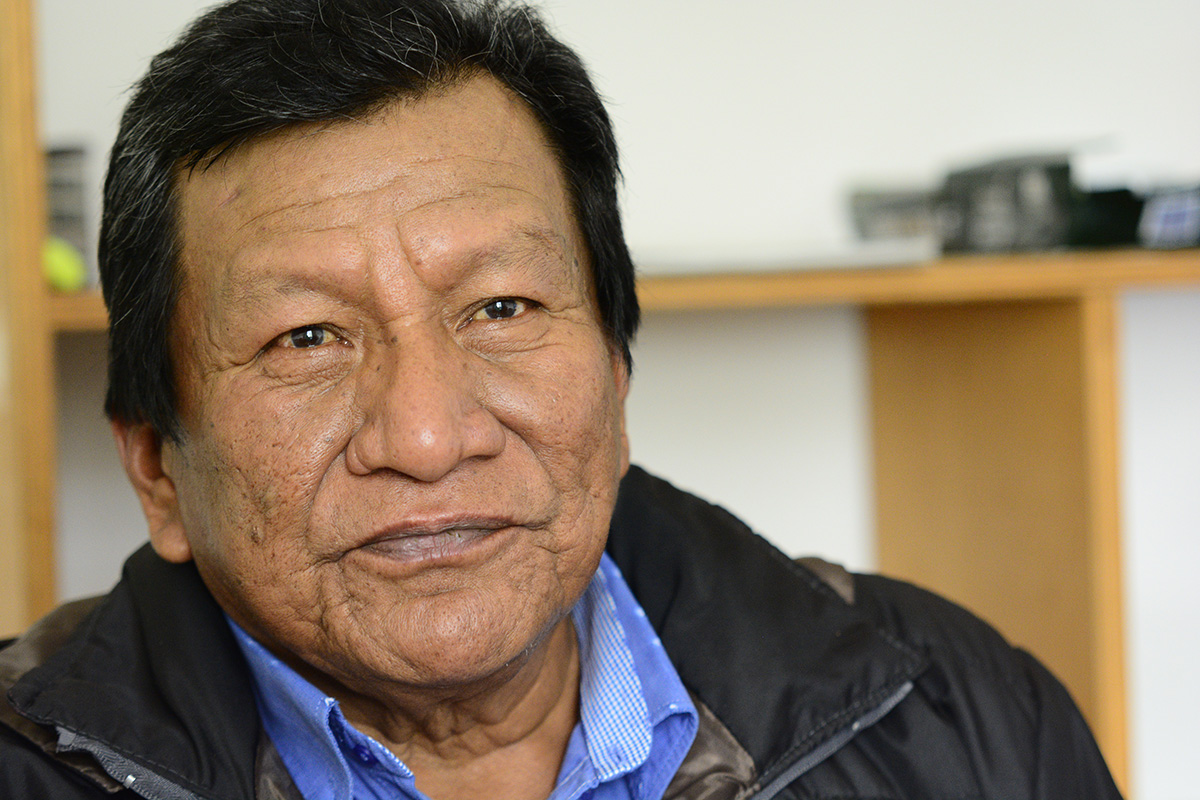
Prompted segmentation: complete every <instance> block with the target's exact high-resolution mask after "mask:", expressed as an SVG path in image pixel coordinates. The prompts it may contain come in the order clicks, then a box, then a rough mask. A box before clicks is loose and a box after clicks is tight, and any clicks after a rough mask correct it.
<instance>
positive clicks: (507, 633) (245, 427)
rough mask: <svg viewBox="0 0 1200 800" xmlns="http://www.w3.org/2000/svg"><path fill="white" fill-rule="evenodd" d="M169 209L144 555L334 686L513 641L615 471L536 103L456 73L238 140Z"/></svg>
mask: <svg viewBox="0 0 1200 800" xmlns="http://www.w3.org/2000/svg"><path fill="white" fill-rule="evenodd" d="M179 200H180V207H179V220H180V229H181V236H182V257H181V264H182V276H183V277H182V291H181V296H180V301H179V305H178V309H177V312H176V316H175V319H174V322H173V328H172V342H171V345H172V348H173V353H174V354H175V358H176V363H177V382H178V386H179V392H178V394H179V397H180V413H181V417H182V420H183V425H184V431H185V435H184V437H183V439H182V442H181V443H179V444H177V445H170V444H168V445H164V446H163V449H162V451H161V458H160V459H159V463H160V464H161V466H162V479H161V480H160V481H159V482H158V483H157V484H156V485H157V486H158V492H157V494H155V497H150V498H147V497H146V494H147V493H146V492H143V499H144V500H145V501H146V502H147V504H148V505H147V507H148V509H150V512H149V513H150V515H151V528H152V540H153V541H154V544H155V546H156V548H157V549H158V551H159V552H160V553H161V554H163V555H164V556H165V557H167V558H169V559H171V560H176V561H182V560H186V559H188V558H194V560H195V562H196V564H197V566H198V567H199V570H200V573H201V575H202V576H203V578H204V580H205V583H206V584H207V585H208V587H209V588H210V590H211V591H212V592H213V594H214V595H215V596H216V598H217V600H218V601H219V602H220V604H221V605H222V607H224V608H225V610H226V611H227V612H228V613H229V614H230V615H231V616H232V617H233V618H234V619H235V620H237V621H238V622H239V623H240V624H242V625H243V626H244V627H246V628H247V629H248V630H249V631H250V632H251V633H252V634H253V635H255V636H256V637H257V638H259V639H260V640H262V641H263V642H264V643H265V644H267V645H268V647H271V648H272V649H274V650H275V651H276V652H277V653H279V654H281V655H283V656H284V657H285V658H288V659H289V660H292V661H293V662H295V663H300V662H303V663H304V664H307V665H308V666H309V667H311V668H315V669H316V670H318V671H319V672H320V673H324V674H326V675H329V676H332V677H333V678H334V679H336V680H338V681H339V682H341V683H342V684H344V685H346V686H349V687H351V688H361V687H369V686H371V685H372V684H373V683H374V682H377V681H379V680H391V681H399V682H401V683H402V684H403V683H408V684H413V685H424V686H429V685H440V686H446V685H453V684H455V683H459V682H464V681H471V680H475V679H478V678H481V677H485V676H487V675H490V674H493V673H495V672H496V671H497V670H499V669H501V668H502V667H504V666H505V665H506V664H509V663H511V662H513V661H514V660H515V659H519V657H520V656H521V655H522V653H526V652H529V650H530V649H531V646H533V645H536V644H537V643H538V642H539V641H541V640H542V637H544V636H545V635H546V634H547V633H548V632H549V630H550V629H552V628H553V627H554V625H555V624H556V623H557V622H558V621H559V620H561V619H562V617H563V616H564V615H565V613H566V612H567V611H568V610H569V608H570V607H571V605H572V604H573V602H574V601H575V599H576V598H577V597H578V596H579V594H580V593H581V592H582V591H583V589H584V588H585V586H586V584H587V581H588V580H589V579H590V577H591V574H592V572H593V570H594V569H595V567H596V564H597V562H598V560H599V557H600V553H601V551H602V549H603V545H604V540H605V536H606V533H607V528H608V522H609V517H610V515H611V511H612V506H613V502H614V499H615V492H616V486H617V483H618V481H619V479H620V476H621V475H622V474H623V472H624V470H625V468H626V467H627V449H626V446H625V440H624V421H623V403H624V397H625V390H626V380H627V376H626V372H625V369H624V365H623V362H622V360H621V359H620V357H619V355H618V354H617V353H615V352H614V348H613V347H612V346H611V344H610V342H609V341H608V340H607V338H606V336H605V335H604V333H603V331H602V328H601V325H600V322H599V318H598V312H597V309H596V302H595V299H594V297H593V291H592V288H591V280H590V274H589V267H588V265H587V263H586V261H585V256H584V248H583V247H582V246H581V240H580V233H579V231H578V229H577V226H576V224H575V222H574V220H573V217H572V213H571V211H570V209H569V204H568V201H567V193H566V189H565V186H564V181H563V178H562V175H561V172H560V169H559V166H558V164H557V160H556V158H555V157H554V156H553V154H552V153H551V151H550V149H549V148H548V146H547V144H546V143H545V139H544V137H543V135H542V133H541V131H540V129H539V127H538V125H537V124H536V122H535V120H534V118H533V116H532V114H531V113H530V112H529V111H528V109H526V108H525V107H524V106H523V104H522V103H520V102H519V101H518V100H516V99H514V98H513V97H512V96H511V95H509V94H508V93H507V92H506V91H504V90H503V89H502V88H501V87H500V85H499V84H498V83H496V82H495V81H494V80H492V79H490V78H483V77H480V78H474V79H471V80H469V81H467V82H465V83H462V84H460V85H458V86H455V87H453V88H450V89H448V90H446V91H444V92H440V93H434V94H432V95H430V96H428V97H425V98H423V99H420V100H405V101H398V102H396V103H394V104H392V105H390V106H388V107H387V108H385V109H384V110H383V111H381V112H380V113H378V114H376V115H374V116H373V117H372V118H370V119H368V120H366V121H363V122H340V123H336V124H331V125H324V126H310V127H305V128H301V129H291V130H287V131H284V132H282V133H280V134H276V135H272V136H268V137H264V138H261V139H259V140H256V141H253V142H251V143H249V144H247V145H245V146H242V147H240V148H237V149H236V150H235V151H233V152H232V154H231V155H229V156H228V157H227V158H223V159H221V160H219V161H218V162H217V163H216V164H214V165H213V166H212V167H211V168H209V169H207V170H205V171H197V172H194V173H190V174H184V175H182V176H181V178H180V188H179ZM152 494H153V493H152ZM155 498H158V499H155ZM155 509H157V510H155ZM156 519H157V522H156Z"/></svg>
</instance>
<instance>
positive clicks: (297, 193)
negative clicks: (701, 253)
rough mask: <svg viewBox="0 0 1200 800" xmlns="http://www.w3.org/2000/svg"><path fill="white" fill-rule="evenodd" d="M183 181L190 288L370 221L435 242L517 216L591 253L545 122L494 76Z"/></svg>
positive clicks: (256, 151) (184, 265)
mask: <svg viewBox="0 0 1200 800" xmlns="http://www.w3.org/2000/svg"><path fill="white" fill-rule="evenodd" d="M177 177H178V182H177V203H178V205H177V213H178V227H179V234H180V245H181V256H182V258H181V259H180V261H181V263H180V267H181V272H182V275H181V277H182V278H183V281H182V282H183V284H184V285H187V284H188V283H190V282H191V281H192V280H194V279H196V278H197V276H198V272H203V271H204V270H206V269H208V268H210V267H213V266H217V267H224V268H232V266H233V263H232V261H231V255H232V254H233V253H236V252H242V251H245V250H247V249H251V248H255V247H261V246H263V245H264V243H269V242H270V241H272V239H273V237H277V236H278V235H279V234H280V232H287V231H296V230H308V231H321V230H332V229H336V228H338V227H339V226H345V227H351V226H353V225H354V224H355V223H356V221H358V220H362V219H364V218H367V217H372V216H374V217H387V218H391V219H394V220H396V222H397V225H398V226H399V227H401V228H403V227H404V225H406V224H407V223H409V222H412V221H419V222H420V223H421V224H419V225H415V226H414V228H416V229H420V230H424V231H426V232H429V231H437V230H445V231H451V230H453V229H454V226H453V225H452V224H450V223H451V222H453V220H454V219H456V217H462V218H467V217H470V216H471V215H475V216H477V217H481V218H482V217H485V216H486V215H487V214H489V213H493V216H495V215H496V214H498V213H499V212H500V211H506V213H507V210H511V211H512V212H513V213H518V212H519V213H523V214H525V215H526V216H527V217H528V218H527V219H524V220H518V221H516V222H515V223H514V224H515V225H516V226H517V227H519V228H522V229H525V230H538V229H544V230H547V231H551V232H554V231H557V232H559V233H560V234H561V238H562V240H563V241H562V242H561V246H562V247H563V249H564V250H570V251H573V252H574V253H577V254H582V253H584V252H586V248H584V247H581V246H580V245H581V241H580V240H581V235H580V233H579V226H578V224H577V221H576V220H575V218H574V211H573V204H572V203H571V202H570V198H569V192H568V189H567V185H566V180H565V177H564V174H563V169H562V167H561V164H560V162H559V159H558V156H557V154H556V153H555V152H554V150H553V148H552V147H551V146H550V144H549V143H548V140H547V137H546V136H545V134H544V132H543V129H542V126H541V124H540V122H539V121H538V120H537V118H536V117H535V115H534V114H533V112H532V111H531V110H530V109H529V108H528V107H527V106H526V104H525V103H524V102H523V101H521V100H520V99H519V98H517V97H516V96H514V95H513V94H512V93H511V92H510V91H509V90H507V89H506V88H505V87H504V86H503V85H502V84H500V83H499V82H498V81H496V80H495V79H493V78H491V77H490V76H487V75H482V76H474V77H472V78H470V79H469V80H464V81H460V82H458V83H454V84H450V85H447V86H444V87H440V88H438V89H435V90H431V91H430V92H428V93H426V94H423V95H421V96H418V97H404V98H398V99H395V100H392V101H389V102H388V103H386V104H384V105H381V106H379V107H377V108H376V109H375V110H373V111H372V112H371V113H370V114H367V115H364V116H363V117H361V118H358V119H353V120H339V121H334V122H321V123H306V124H301V125H295V126H291V127H288V128H284V129H280V130H276V131H272V132H270V133H267V134H263V135H261V136H258V137H256V138H253V139H251V140H249V141H247V142H245V143H242V144H240V145H238V146H237V147H234V148H231V149H229V150H228V151H226V152H225V153H223V154H221V155H220V157H218V158H216V159H214V160H213V161H212V162H211V163H208V164H205V165H202V166H201V167H197V168H196V169H191V170H181V171H180V173H179V174H178V176H177ZM538 217H544V219H538ZM426 235H428V233H427V234H426ZM448 235H449V234H448ZM457 235H460V236H461V235H463V233H462V231H461V230H460V231H459V233H458V234H457ZM427 244H429V243H428V242H427ZM432 244H434V245H436V244H437V243H432ZM589 283H590V281H589Z"/></svg>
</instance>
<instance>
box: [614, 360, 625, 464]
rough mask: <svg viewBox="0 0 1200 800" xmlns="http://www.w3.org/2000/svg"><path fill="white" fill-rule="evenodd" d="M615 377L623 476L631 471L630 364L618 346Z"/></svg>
mask: <svg viewBox="0 0 1200 800" xmlns="http://www.w3.org/2000/svg"><path fill="white" fill-rule="evenodd" d="M612 365H613V377H614V379H615V380H616V385H617V415H618V421H617V423H618V424H619V425H620V426H621V477H625V473H626V472H628V471H629V430H628V429H627V428H626V427H625V398H626V397H627V396H628V395H629V364H628V363H626V361H625V356H624V355H622V354H621V353H620V352H619V351H618V350H617V348H613V354H612Z"/></svg>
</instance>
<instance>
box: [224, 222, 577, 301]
mask: <svg viewBox="0 0 1200 800" xmlns="http://www.w3.org/2000/svg"><path fill="white" fill-rule="evenodd" d="M568 251H569V246H568V243H567V240H566V238H565V237H564V236H563V235H562V234H560V233H559V232H557V231H555V230H554V229H552V228H551V227H549V226H548V225H540V224H536V223H534V224H521V225H517V226H514V227H512V228H510V229H509V230H508V231H506V232H505V233H503V234H502V235H501V236H500V237H499V238H498V239H496V240H495V241H491V242H487V243H484V244H481V245H479V246H477V247H473V248H470V249H469V250H467V251H465V252H463V253H460V254H456V255H454V256H453V263H455V264H456V265H458V269H457V271H458V276H457V280H456V282H460V281H464V280H466V279H467V278H469V277H470V276H472V275H477V274H481V273H487V272H492V271H495V272H502V271H504V270H506V269H509V268H511V267H513V266H523V267H525V268H527V269H530V270H532V271H533V272H534V274H536V275H538V276H540V277H542V278H544V279H546V280H547V281H549V282H551V283H553V284H554V285H555V286H556V287H559V288H566V287H569V286H571V285H572V284H574V283H575V282H576V281H578V280H582V278H583V276H582V275H581V274H579V273H580V270H579V265H578V263H577V261H576V260H575V259H572V258H571V257H570V256H569V255H568ZM556 264H562V265H566V266H567V269H566V270H562V271H560V270H556V269H554V266H555V265H556ZM572 267H574V268H573V269H572ZM489 268H490V269H489ZM337 286H339V284H338V282H337V281H331V280H330V279H329V271H328V270H327V269H320V268H318V269H283V270H274V271H272V272H271V273H269V274H266V275H262V276H261V277H260V278H259V279H257V280H252V281H248V282H238V283H236V284H234V286H233V287H231V289H230V291H229V297H230V300H231V301H232V302H233V303H235V304H238V305H242V306H253V305H256V304H258V303H261V302H263V301H265V300H266V299H267V298H269V297H272V296H274V297H278V296H281V295H282V296H285V297H293V296H297V295H305V294H311V295H321V296H325V297H331V298H333V299H339V300H349V299H350V298H348V297H346V296H345V295H346V293H345V292H344V291H340V290H337V291H335V289H336V287H337Z"/></svg>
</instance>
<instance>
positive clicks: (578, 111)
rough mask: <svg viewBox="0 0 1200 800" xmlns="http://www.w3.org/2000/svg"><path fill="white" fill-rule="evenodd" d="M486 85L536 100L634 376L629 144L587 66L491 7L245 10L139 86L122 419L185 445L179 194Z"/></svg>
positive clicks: (118, 258)
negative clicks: (323, 137) (296, 129)
mask: <svg viewBox="0 0 1200 800" xmlns="http://www.w3.org/2000/svg"><path fill="white" fill-rule="evenodd" d="M475 72H486V73H488V74H490V75H492V76H493V77H495V78H496V79H498V80H499V81H500V82H501V83H503V84H504V85H505V86H507V87H508V89H509V90H510V91H512V92H513V93H515V94H516V95H517V96H519V97H520V98H522V99H523V100H524V102H525V103H526V104H527V105H528V106H529V108H530V109H531V110H532V111H533V112H534V114H535V116H536V117H537V119H538V120H539V121H540V123H541V125H542V126H543V128H544V130H545V132H546V135H547V138H548V140H549V142H550V145H551V147H552V148H553V149H554V151H555V154H556V155H557V157H558V159H559V162H560V164H561V166H562V169H563V172H564V175H565V176H566V181H567V187H568V191H569V193H570V199H571V202H572V204H573V206H574V208H573V211H574V213H575V217H576V221H577V223H578V224H579V227H580V229H581V230H582V232H583V237H584V242H585V246H586V247H587V250H588V256H589V259H590V262H591V273H592V281H593V285H594V289H595V295H596V299H597V302H598V305H599V309H600V315H601V320H602V324H603V326H604V329H605V333H606V334H607V335H608V337H609V339H610V341H612V342H613V343H614V345H615V346H616V347H618V348H619V349H620V351H621V352H622V354H623V355H624V357H625V360H626V364H627V365H628V364H629V361H630V353H629V346H630V343H631V341H632V339H633V335H634V333H635V332H636V330H637V325H638V318H639V311H638V304H637V296H636V294H635V291H634V273H633V262H632V260H631V259H630V256H629V251H628V248H627V247H626V245H625V239H624V234H623V232H622V229H621V217H620V211H619V209H618V206H617V182H618V180H619V177H620V173H619V167H618V162H617V147H616V140H615V137H614V135H613V131H612V124H611V122H610V120H609V117H608V114H607V112H606V111H605V109H604V106H603V103H602V101H601V99H600V96H599V95H598V94H597V92H596V90H595V88H594V87H593V85H592V82H591V80H590V78H589V77H588V74H587V71H586V69H585V68H584V66H583V63H582V62H581V61H580V59H579V57H578V56H577V55H576V54H575V53H574V52H573V51H572V50H571V49H570V48H568V47H567V46H566V45H564V44H563V43H562V42H560V41H558V40H557V39H556V38H554V36H553V35H552V34H551V33H550V32H549V30H548V29H547V27H546V25H545V23H544V22H543V21H542V20H541V18H540V17H539V16H538V14H537V13H536V12H535V11H534V10H533V9H531V8H530V7H528V6H525V5H518V4H510V3H503V2H495V1H493V0H482V1H481V2H468V1H464V2H457V1H456V0H233V1H232V2H227V3H224V4H222V5H220V6H217V7H215V8H213V9H211V10H209V11H207V12H206V13H205V14H204V15H203V16H201V17H200V18H199V19H197V20H196V21H195V22H193V23H192V24H191V25H190V26H189V27H188V28H187V29H186V30H185V31H184V32H183V34H182V35H181V36H180V38H179V39H178V40H177V41H176V42H175V44H174V45H172V46H171V47H170V48H169V49H167V50H165V51H163V52H162V53H160V54H159V55H158V56H156V57H155V58H154V59H153V60H152V61H151V63H150V68H149V70H148V71H147V73H146V75H145V76H144V77H143V78H142V79H141V81H139V82H138V84H137V85H136V86H135V87H134V93H133V97H132V98H131V100H130V102H129V105H128V106H127V107H126V109H125V113H124V115H123V116H122V119H121V126H120V129H119V132H118V134H117V139H116V143H115V144H114V145H113V150H112V156H111V159H110V161H109V168H108V175H107V178H106V180H105V185H104V213H103V220H102V224H101V231H100V247H99V251H100V252H99V256H100V278H101V284H102V286H103V292H104V301H105V304H106V305H107V306H108V312H109V369H108V395H107V398H106V401H105V411H106V413H107V414H108V416H109V417H110V418H112V419H116V420H121V421H124V422H129V423H142V422H145V423H149V424H150V425H151V426H152V427H153V428H154V429H155V430H156V431H157V432H158V434H159V435H160V436H162V437H163V438H164V439H167V440H177V439H178V438H179V437H180V435H181V433H182V430H181V427H180V422H179V415H178V409H177V398H176V392H175V381H174V368H173V364H172V361H171V351H170V346H169V342H170V338H171V337H170V336H169V329H170V324H171V318H172V315H173V314H174V311H175V303H176V299H177V295H178V289H179V280H180V276H179V272H178V270H179V265H178V256H179V252H178V248H179V240H178V230H177V220H176V198H175V188H176V187H175V179H176V176H177V174H178V173H179V171H180V170H186V169H204V168H205V167H206V166H207V165H208V164H210V163H211V162H212V160H213V159H214V158H215V157H217V156H219V155H220V154H221V153H224V152H227V151H228V150H230V149H231V148H236V147H237V146H238V145H239V144H242V143H244V142H246V141H247V140H249V139H251V138H254V137H255V136H258V135H261V134H263V133H266V132H268V131H273V130H278V129H280V128H285V127H287V126H290V125H295V124H299V123H303V122H314V121H327V120H338V119H348V118H360V117H362V116H364V115H366V114H369V113H370V112H371V111H372V110H374V109H376V108H378V107H379V106H381V105H382V104H384V103H386V102H387V101H388V100H391V99H394V98H397V97H406V96H407V97H419V96H421V95H423V94H425V93H427V92H429V91H432V90H435V89H437V88H440V87H443V86H447V85H450V84H452V83H453V82H454V81H456V80H459V79H461V78H464V77H467V76H469V75H470V74H472V73H475Z"/></svg>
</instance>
